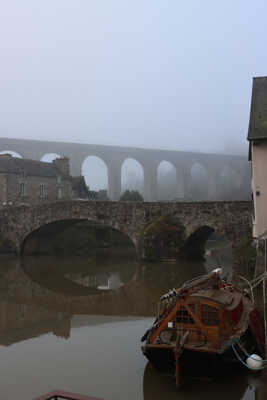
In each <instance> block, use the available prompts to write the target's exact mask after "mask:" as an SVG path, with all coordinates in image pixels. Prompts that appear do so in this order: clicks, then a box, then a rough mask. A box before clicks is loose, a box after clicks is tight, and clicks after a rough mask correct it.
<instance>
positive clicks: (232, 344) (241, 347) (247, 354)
mask: <svg viewBox="0 0 267 400" xmlns="http://www.w3.org/2000/svg"><path fill="white" fill-rule="evenodd" d="M235 344H236V345H238V346H239V348H240V349H241V351H242V352H243V353H244V355H245V356H246V357H247V358H250V359H251V360H254V361H259V360H258V359H257V358H254V357H252V356H253V354H249V353H248V352H247V351H246V349H245V348H244V347H243V346H242V344H241V343H240V341H239V340H238V339H237V338H234V339H232V341H231V346H232V349H233V352H234V353H235V356H236V358H237V359H238V360H239V361H240V362H241V363H242V364H243V365H244V366H245V367H247V368H248V369H250V370H252V371H255V370H256V371H257V370H258V371H260V370H262V369H265V368H267V360H261V362H262V363H263V364H265V365H263V366H262V367H259V368H257V367H254V368H251V367H250V366H249V365H248V364H247V363H246V362H245V361H244V360H242V358H241V356H240V354H239V353H238V351H237V349H236V348H235Z"/></svg>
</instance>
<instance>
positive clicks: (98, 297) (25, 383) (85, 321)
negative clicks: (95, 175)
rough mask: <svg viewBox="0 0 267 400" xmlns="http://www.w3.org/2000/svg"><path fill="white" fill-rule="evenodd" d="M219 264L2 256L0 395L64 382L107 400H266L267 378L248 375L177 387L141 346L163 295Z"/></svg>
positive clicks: (104, 256)
mask: <svg viewBox="0 0 267 400" xmlns="http://www.w3.org/2000/svg"><path fill="white" fill-rule="evenodd" d="M224 261H225V270H226V271H228V272H230V267H229V259H228V258H227V256H226V257H225V260H224ZM214 262H215V261H214V260H211V261H210V259H209V262H207V263H206V266H205V265H204V264H201V263H197V264H189V263H187V264H185V263H184V264H179V265H176V264H171V263H169V264H152V263H151V264H143V265H138V264H137V263H136V262H135V258H134V255H133V254H131V253H127V252H125V251H124V252H122V251H121V252H118V250H117V251H116V253H115V252H112V251H109V250H102V251H99V252H97V253H95V254H93V255H92V257H89V258H87V259H81V258H79V257H72V258H70V257H68V258H65V259H64V258H53V257H45V256H39V257H26V258H24V259H22V260H19V259H15V258H12V257H4V256H2V257H1V259H0V308H1V312H0V321H1V323H0V370H1V374H0V388H1V393H2V395H1V398H4V399H5V400H15V399H20V400H29V399H33V398H34V397H36V396H38V395H41V394H43V393H46V392H48V391H50V390H52V389H55V388H61V389H63V390H68V391H73V392H78V393H81V394H88V395H90V394H91V395H92V396H97V397H100V398H103V399H105V400H122V399H123V400H125V399H128V400H139V399H140V400H142V399H145V400H152V399H153V400H159V399H170V400H172V399H180V400H191V399H197V400H201V399H205V400H212V399H217V400H220V399H227V400H232V399H233V400H236V399H243V400H254V399H256V398H257V400H263V399H266V398H267V394H266V392H265V394H264V390H266V388H265V387H264V385H263V382H264V377H261V378H260V377H257V376H254V375H253V374H250V373H247V372H246V371H245V372H240V373H238V374H237V375H235V376H234V377H233V376H232V377H231V376H229V377H226V378H225V377H222V378H221V379H220V380H211V379H209V378H206V379H203V378H202V380H200V379H197V378H196V379H190V382H189V383H188V385H186V387H185V389H184V391H183V392H181V393H177V391H176V389H175V385H174V381H173V380H172V379H171V378H170V377H168V376H163V375H161V374H159V373H158V372H157V371H155V370H154V369H153V367H152V366H151V365H150V364H148V363H147V361H146V359H145V358H144V357H143V355H142V353H141V351H140V337H141V336H142V335H143V334H144V332H145V331H146V329H147V328H148V327H149V325H150V324H151V322H152V320H153V317H152V316H153V315H154V312H155V309H156V303H157V300H158V298H159V296H160V295H161V294H163V293H164V292H166V291H167V290H168V289H169V288H172V287H176V286H178V285H179V283H181V282H183V281H184V280H186V279H191V278H192V277H194V276H196V275H200V274H203V273H205V272H206V268H207V269H210V268H211V267H212V266H213V265H214ZM215 266H216V265H215ZM256 392H257V394H256ZM3 394H4V395H3Z"/></svg>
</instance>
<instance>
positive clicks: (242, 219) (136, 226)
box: [0, 201, 252, 265]
mask: <svg viewBox="0 0 267 400" xmlns="http://www.w3.org/2000/svg"><path fill="white" fill-rule="evenodd" d="M251 212H252V205H251V203H250V202H199V203H198V202H195V203H193V202H192V203H190V202H175V203H174V202H169V203H163V202H160V203H156V202H151V203H131V202H111V201H106V202H104V201H103V202H102V201H66V202H55V203H46V204H43V205H41V206H39V205H38V206H26V205H25V206H19V207H7V208H5V209H2V210H0V235H1V238H2V239H3V238H6V239H8V240H9V241H10V242H11V243H13V246H14V248H15V249H16V251H17V252H18V253H21V252H23V248H24V245H25V243H26V241H27V238H31V240H34V236H36V234H37V235H41V234H42V233H41V232H42V230H45V234H46V235H47V234H48V233H49V230H51V232H53V231H55V230H56V229H59V230H60V229H62V226H63V225H64V224H72V223H75V222H77V221H81V220H87V221H88V220H90V221H94V222H97V223H101V224H104V225H106V226H110V227H112V228H114V229H117V230H119V231H121V232H122V233H124V234H125V235H127V236H128V237H129V238H130V239H131V241H132V242H133V244H134V246H135V248H136V250H137V252H138V254H140V253H139V251H140V243H141V238H142V229H143V227H144V226H145V224H146V223H147V222H149V221H151V220H152V219H153V217H155V216H159V215H172V216H174V217H176V218H178V219H179V220H180V221H181V223H182V224H183V225H184V227H185V232H186V237H187V238H189V237H190V235H192V234H193V233H195V232H196V231H198V230H199V229H200V228H202V227H209V228H212V229H214V230H215V232H217V233H219V234H221V235H223V236H224V237H225V239H226V240H228V241H230V243H231V244H232V249H233V256H234V264H236V265H237V264H238V247H239V243H240V241H242V239H243V238H244V237H246V235H248V234H249V233H250V232H251ZM62 224H63V225H62Z"/></svg>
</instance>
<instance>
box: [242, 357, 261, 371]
mask: <svg viewBox="0 0 267 400" xmlns="http://www.w3.org/2000/svg"><path fill="white" fill-rule="evenodd" d="M246 363H247V366H248V367H249V368H250V369H255V370H257V369H260V368H262V367H263V360H262V358H261V357H260V356H259V355H258V354H251V355H250V356H248V358H247V359H246Z"/></svg>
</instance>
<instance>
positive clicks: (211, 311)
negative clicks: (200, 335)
mask: <svg viewBox="0 0 267 400" xmlns="http://www.w3.org/2000/svg"><path fill="white" fill-rule="evenodd" d="M201 321H202V323H203V324H204V325H208V326H213V325H219V313H218V310H217V308H215V307H211V306H208V305H207V304H202V305H201Z"/></svg>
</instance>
